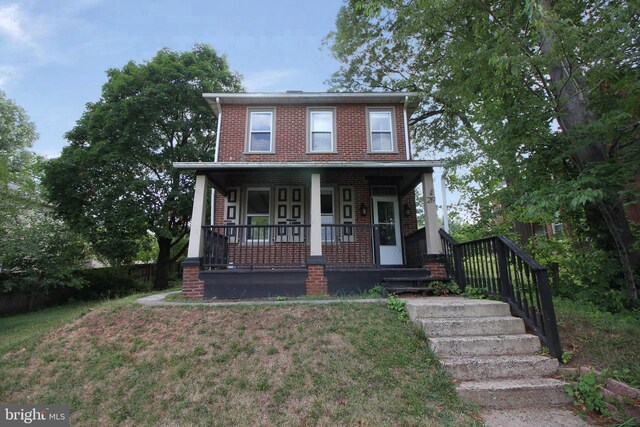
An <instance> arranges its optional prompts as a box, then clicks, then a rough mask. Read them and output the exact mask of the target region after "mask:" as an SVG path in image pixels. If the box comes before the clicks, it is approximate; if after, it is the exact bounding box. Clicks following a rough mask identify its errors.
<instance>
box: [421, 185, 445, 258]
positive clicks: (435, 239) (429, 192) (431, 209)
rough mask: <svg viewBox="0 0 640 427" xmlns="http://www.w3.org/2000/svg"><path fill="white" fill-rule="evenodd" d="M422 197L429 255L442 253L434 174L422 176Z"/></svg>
mask: <svg viewBox="0 0 640 427" xmlns="http://www.w3.org/2000/svg"><path fill="white" fill-rule="evenodd" d="M422 196H423V197H424V231H425V233H426V235H427V253H428V254H439V253H442V242H440V235H439V234H438V229H439V228H440V224H439V223H438V208H437V206H436V193H435V191H434V189H433V173H425V174H423V175H422Z"/></svg>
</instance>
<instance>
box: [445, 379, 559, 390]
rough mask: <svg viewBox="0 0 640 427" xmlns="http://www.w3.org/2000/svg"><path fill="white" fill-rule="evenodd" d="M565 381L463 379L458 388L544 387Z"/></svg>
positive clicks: (557, 385)
mask: <svg viewBox="0 0 640 427" xmlns="http://www.w3.org/2000/svg"><path fill="white" fill-rule="evenodd" d="M564 384H566V382H565V381H562V380H559V379H556V378H509V379H492V380H481V381H463V382H460V383H458V385H457V388H458V389H459V390H494V391H497V390H512V389H526V388H529V389H532V388H545V387H562V386H563V385H564Z"/></svg>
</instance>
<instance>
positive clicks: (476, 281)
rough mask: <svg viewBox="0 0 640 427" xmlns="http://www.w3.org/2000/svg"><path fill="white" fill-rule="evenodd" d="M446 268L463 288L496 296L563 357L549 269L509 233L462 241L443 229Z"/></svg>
mask: <svg viewBox="0 0 640 427" xmlns="http://www.w3.org/2000/svg"><path fill="white" fill-rule="evenodd" d="M440 238H441V240H442V247H443V249H444V253H445V259H446V267H447V271H448V273H449V275H450V276H451V277H453V278H454V280H455V281H456V283H458V286H460V288H462V289H463V290H464V289H468V288H473V289H476V290H478V291H481V292H484V293H486V294H488V295H496V296H499V297H501V299H502V300H503V301H505V302H507V303H508V304H509V305H510V306H511V310H512V311H513V312H514V313H515V314H516V315H517V316H518V317H521V318H522V319H523V320H524V322H525V324H526V325H527V327H528V328H529V329H530V330H531V331H532V332H533V333H535V334H536V335H537V336H538V337H539V338H540V339H541V340H542V342H543V343H544V344H545V345H546V346H547V347H548V348H549V352H550V353H551V355H553V356H554V357H556V358H560V357H561V356H562V347H561V345H560V336H559V334H558V325H557V322H556V315H555V310H554V308H553V300H552V298H551V286H550V284H549V274H548V272H547V269H546V268H544V267H542V266H541V265H540V264H538V263H537V262H536V261H535V260H534V259H533V258H532V257H531V256H530V255H529V254H527V253H526V252H525V251H524V250H522V249H521V248H519V247H518V246H517V245H516V244H515V243H513V242H512V241H511V240H509V239H508V238H506V237H505V236H491V237H487V238H485V239H478V240H473V241H470V242H463V243H458V242H456V241H455V240H454V239H453V238H452V237H451V236H450V235H449V234H448V233H447V232H445V231H444V230H442V229H441V230H440Z"/></svg>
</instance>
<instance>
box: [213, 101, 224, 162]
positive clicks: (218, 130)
mask: <svg viewBox="0 0 640 427" xmlns="http://www.w3.org/2000/svg"><path fill="white" fill-rule="evenodd" d="M216 105H217V107H218V125H217V130H216V152H215V155H214V157H213V162H214V163H218V152H219V150H220V128H221V124H222V107H221V106H220V98H219V97H216Z"/></svg>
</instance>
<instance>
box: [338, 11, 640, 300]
mask: <svg viewBox="0 0 640 427" xmlns="http://www.w3.org/2000/svg"><path fill="white" fill-rule="evenodd" d="M639 8H640V6H639V5H638V3H637V2H630V1H619V2H602V1H600V0H585V1H582V2H575V1H573V0H559V1H555V2H547V1H536V0H534V1H527V2H520V3H515V4H514V3H513V2H506V1H501V0H494V1H490V2H477V1H469V2H429V1H414V2H402V1H399V0H375V1H364V0H355V1H351V2H349V3H348V4H346V5H345V6H343V7H342V8H341V10H340V12H339V14H338V17H337V21H336V25H337V30H336V31H335V32H334V33H332V34H330V35H329V37H328V38H327V43H328V44H330V46H331V50H332V53H333V55H334V57H335V58H336V59H338V60H339V61H340V62H342V63H343V66H342V67H341V68H340V70H339V71H338V72H337V73H336V74H334V76H333V78H332V80H331V82H332V83H333V85H334V89H336V90H355V91H360V90H395V91H403V90H404V91H412V92H416V93H417V94H418V95H417V96H418V98H419V101H420V107H419V109H418V110H417V111H416V113H415V114H414V116H413V117H412V119H411V123H412V124H413V131H412V132H413V135H412V136H413V141H416V150H417V151H418V153H419V155H423V156H429V157H432V156H434V155H436V154H442V153H444V154H445V156H446V157H447V163H448V165H449V167H450V171H451V173H450V174H449V175H448V176H449V179H448V183H449V186H450V187H451V188H453V189H456V190H460V191H462V192H463V194H464V199H463V200H464V202H465V203H466V204H467V206H466V208H467V212H469V213H471V214H472V215H473V220H474V222H476V223H478V224H481V225H485V224H491V223H494V224H507V225H509V224H512V223H513V222H515V221H520V222H551V221H553V220H554V219H559V221H560V222H567V223H571V222H575V223H579V224H580V226H581V228H582V229H583V232H584V233H585V234H586V235H587V236H588V237H589V239H590V241H591V242H592V245H593V246H594V247H597V248H599V249H603V250H610V251H611V250H612V251H615V252H616V258H617V262H618V264H619V265H620V266H621V274H622V275H623V276H624V280H625V283H626V287H627V292H628V294H629V296H630V298H631V299H632V300H634V301H635V300H636V299H637V291H636V286H635V281H636V279H637V275H638V271H637V270H635V269H637V268H638V265H640V253H639V252H638V250H637V247H635V246H634V242H635V241H636V240H637V238H636V236H634V234H633V233H632V232H631V228H630V225H629V221H628V218H627V216H626V214H625V212H624V209H623V206H624V204H625V203H627V202H631V201H635V200H638V196H639V195H638V187H635V186H633V184H634V183H635V182H636V181H637V159H638V158H640V144H638V137H639V136H640V126H638V119H639V118H640V90H638V89H639V88H640V78H639V77H640V76H639V73H640V67H638V66H637V65H638V63H639V61H640V50H638V48H637V43H636V40H637V39H638V37H639V36H640V25H638V23H639V20H640V18H639V16H640V13H639ZM454 172H455V173H454ZM558 215H559V218H558ZM603 268H605V267H603ZM607 285H608V284H607Z"/></svg>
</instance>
